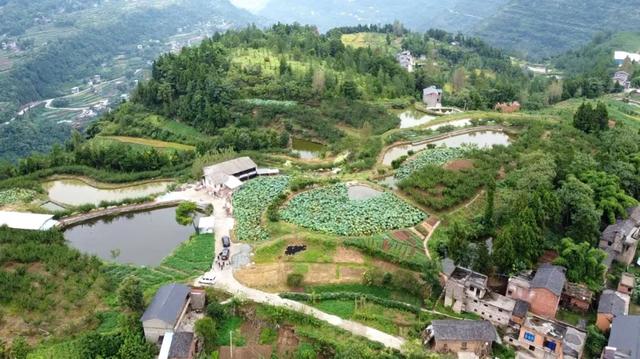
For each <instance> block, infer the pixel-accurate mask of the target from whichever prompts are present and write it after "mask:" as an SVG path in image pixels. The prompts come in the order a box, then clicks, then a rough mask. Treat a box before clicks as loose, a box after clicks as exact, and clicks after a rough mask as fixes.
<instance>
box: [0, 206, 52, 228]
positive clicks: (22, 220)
mask: <svg viewBox="0 0 640 359" xmlns="http://www.w3.org/2000/svg"><path fill="white" fill-rule="evenodd" d="M56 224H58V221H55V220H54V219H53V215H50V214H36V213H25V212H7V211H0V226H7V227H9V228H15V229H28V230H34V231H37V230H40V231H46V230H48V229H51V228H53V227H54V226H55V225H56Z"/></svg>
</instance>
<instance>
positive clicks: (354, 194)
mask: <svg viewBox="0 0 640 359" xmlns="http://www.w3.org/2000/svg"><path fill="white" fill-rule="evenodd" d="M347 194H348V195H349V199H350V200H352V201H363V200H365V199H370V198H374V197H378V196H380V195H382V192H380V191H378V190H376V189H373V188H371V187H369V186H364V185H361V184H357V185H352V186H348V187H347Z"/></svg>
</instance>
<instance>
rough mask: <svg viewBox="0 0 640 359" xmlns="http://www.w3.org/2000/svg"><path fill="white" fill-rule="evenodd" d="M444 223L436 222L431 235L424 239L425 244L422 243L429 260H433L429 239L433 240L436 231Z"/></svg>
mask: <svg viewBox="0 0 640 359" xmlns="http://www.w3.org/2000/svg"><path fill="white" fill-rule="evenodd" d="M441 222H442V221H440V220H439V221H438V222H436V224H434V225H433V228H431V231H430V232H429V234H428V235H427V236H426V237H425V238H424V242H422V244H423V245H424V253H425V254H426V255H427V258H429V259H431V253H430V252H429V239H431V236H432V235H433V232H435V231H436V229H438V226H440V223H441Z"/></svg>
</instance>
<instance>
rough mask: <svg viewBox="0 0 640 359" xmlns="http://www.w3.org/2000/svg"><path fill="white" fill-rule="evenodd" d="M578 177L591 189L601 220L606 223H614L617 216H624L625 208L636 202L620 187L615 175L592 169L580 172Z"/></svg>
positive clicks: (625, 213) (625, 214)
mask: <svg viewBox="0 0 640 359" xmlns="http://www.w3.org/2000/svg"><path fill="white" fill-rule="evenodd" d="M579 178H580V180H581V181H582V182H584V183H585V184H587V185H588V186H589V187H590V188H591V189H592V190H593V193H594V195H593V200H594V202H595V204H596V208H598V210H600V211H602V217H603V220H604V221H606V222H608V223H611V224H613V223H615V222H616V218H618V217H619V218H626V216H627V211H626V209H627V208H629V207H631V206H634V205H635V204H636V203H637V201H636V200H635V199H633V197H630V196H629V195H627V194H626V193H625V192H624V190H623V189H622V188H620V180H619V179H618V177H617V176H616V175H613V174H608V173H606V172H602V171H593V170H592V171H587V172H584V173H582V174H581V175H579Z"/></svg>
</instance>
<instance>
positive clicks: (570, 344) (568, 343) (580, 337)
mask: <svg viewBox="0 0 640 359" xmlns="http://www.w3.org/2000/svg"><path fill="white" fill-rule="evenodd" d="M586 340H587V333H585V332H582V331H580V330H578V329H575V328H573V327H567V333H566V334H565V336H564V348H563V349H562V353H563V354H564V356H565V358H567V357H569V358H576V359H577V358H580V357H581V354H582V352H583V351H584V345H585V343H586Z"/></svg>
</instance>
